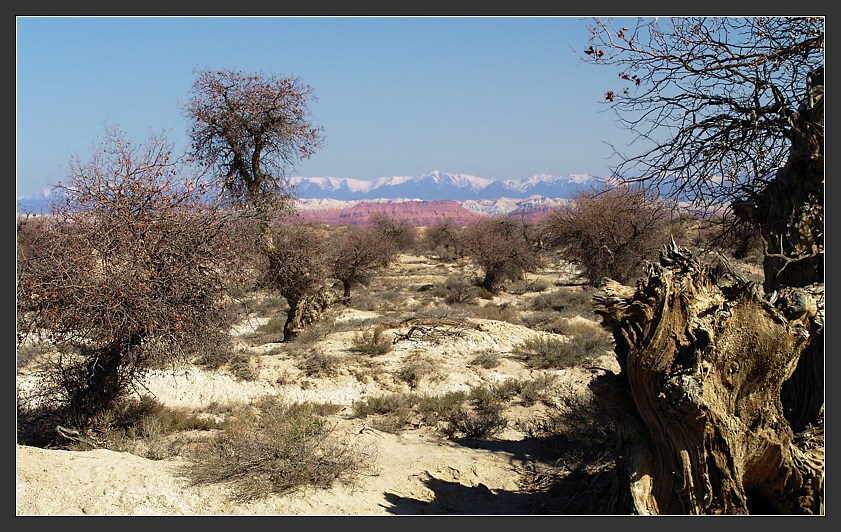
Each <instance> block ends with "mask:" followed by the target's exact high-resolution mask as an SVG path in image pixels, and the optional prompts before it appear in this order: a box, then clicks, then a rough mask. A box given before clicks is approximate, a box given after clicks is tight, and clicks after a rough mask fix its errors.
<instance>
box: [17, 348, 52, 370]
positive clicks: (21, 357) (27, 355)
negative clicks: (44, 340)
mask: <svg viewBox="0 0 841 532" xmlns="http://www.w3.org/2000/svg"><path fill="white" fill-rule="evenodd" d="M47 352H49V348H48V347H46V346H44V345H24V346H20V347H18V348H17V352H16V356H17V368H18V369H23V368H25V367H27V366H28V365H30V364H32V363H33V362H35V361H37V360H38V359H39V358H40V357H41V355H43V354H44V353H47Z"/></svg>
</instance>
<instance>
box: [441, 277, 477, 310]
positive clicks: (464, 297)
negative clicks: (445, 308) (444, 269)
mask: <svg viewBox="0 0 841 532" xmlns="http://www.w3.org/2000/svg"><path fill="white" fill-rule="evenodd" d="M444 293H445V297H444V302H445V303H447V304H448V305H452V304H455V303H470V302H472V301H473V300H474V299H476V296H477V295H478V294H479V289H478V287H477V286H475V283H473V282H471V280H470V279H469V278H468V277H467V276H466V275H463V274H462V275H452V276H450V277H448V278H447V280H446V281H444Z"/></svg>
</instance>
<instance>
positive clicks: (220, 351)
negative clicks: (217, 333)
mask: <svg viewBox="0 0 841 532" xmlns="http://www.w3.org/2000/svg"><path fill="white" fill-rule="evenodd" d="M232 356H233V350H232V349H231V344H230V342H221V343H220V344H219V345H215V346H210V347H208V348H207V349H204V350H203V351H202V352H201V353H198V354H197V355H196V356H195V357H194V358H193V362H194V363H195V364H197V365H199V366H201V367H203V368H207V369H210V370H214V369H219V368H221V367H222V366H224V365H225V364H227V363H229V362H230V361H231V358H232Z"/></svg>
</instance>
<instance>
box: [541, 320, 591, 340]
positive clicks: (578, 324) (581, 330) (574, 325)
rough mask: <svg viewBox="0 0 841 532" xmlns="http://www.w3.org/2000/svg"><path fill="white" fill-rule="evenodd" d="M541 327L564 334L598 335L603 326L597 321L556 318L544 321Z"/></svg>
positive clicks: (547, 330) (544, 329) (554, 332)
mask: <svg viewBox="0 0 841 532" xmlns="http://www.w3.org/2000/svg"><path fill="white" fill-rule="evenodd" d="M540 329H541V330H543V331H546V332H550V333H553V334H562V335H564V336H581V335H596V334H598V333H599V332H601V331H602V329H601V326H599V325H598V324H596V323H593V322H590V321H584V320H580V319H570V318H555V319H553V320H550V321H547V322H544V323H542V324H541V325H540ZM605 334H606V333H605Z"/></svg>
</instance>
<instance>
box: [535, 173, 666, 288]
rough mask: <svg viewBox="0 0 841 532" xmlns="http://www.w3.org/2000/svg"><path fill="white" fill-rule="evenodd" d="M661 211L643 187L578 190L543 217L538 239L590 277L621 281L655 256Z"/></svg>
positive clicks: (662, 226)
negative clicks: (564, 203)
mask: <svg viewBox="0 0 841 532" xmlns="http://www.w3.org/2000/svg"><path fill="white" fill-rule="evenodd" d="M667 214H668V213H667V210H666V208H665V207H664V206H663V205H661V204H659V203H658V202H657V201H656V200H655V199H653V198H648V197H647V196H646V193H645V192H644V191H643V190H639V189H632V188H625V187H616V188H611V189H607V190H602V191H599V192H587V193H581V194H578V195H577V196H576V197H575V198H573V203H572V204H571V205H567V206H563V207H559V208H557V209H555V210H553V211H552V212H551V213H550V215H549V216H548V217H547V219H546V220H545V221H544V222H543V225H544V226H545V228H546V230H545V232H544V238H545V239H547V240H548V241H549V242H550V245H552V246H555V247H558V248H560V249H561V252H562V254H563V255H564V256H565V257H566V258H568V259H571V260H575V261H577V262H578V263H579V264H580V265H581V267H582V269H583V274H584V276H585V277H586V278H587V279H589V280H590V281H591V282H596V281H599V280H601V279H602V278H603V277H610V278H612V279H615V280H617V281H619V282H622V283H626V282H628V281H630V280H632V279H634V278H636V277H639V275H640V274H641V273H642V266H643V264H644V263H645V261H646V260H650V259H655V258H656V257H657V251H658V249H659V247H660V246H661V245H662V243H663V240H664V238H665V236H666V234H667V232H666V231H667V216H666V215H667Z"/></svg>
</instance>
